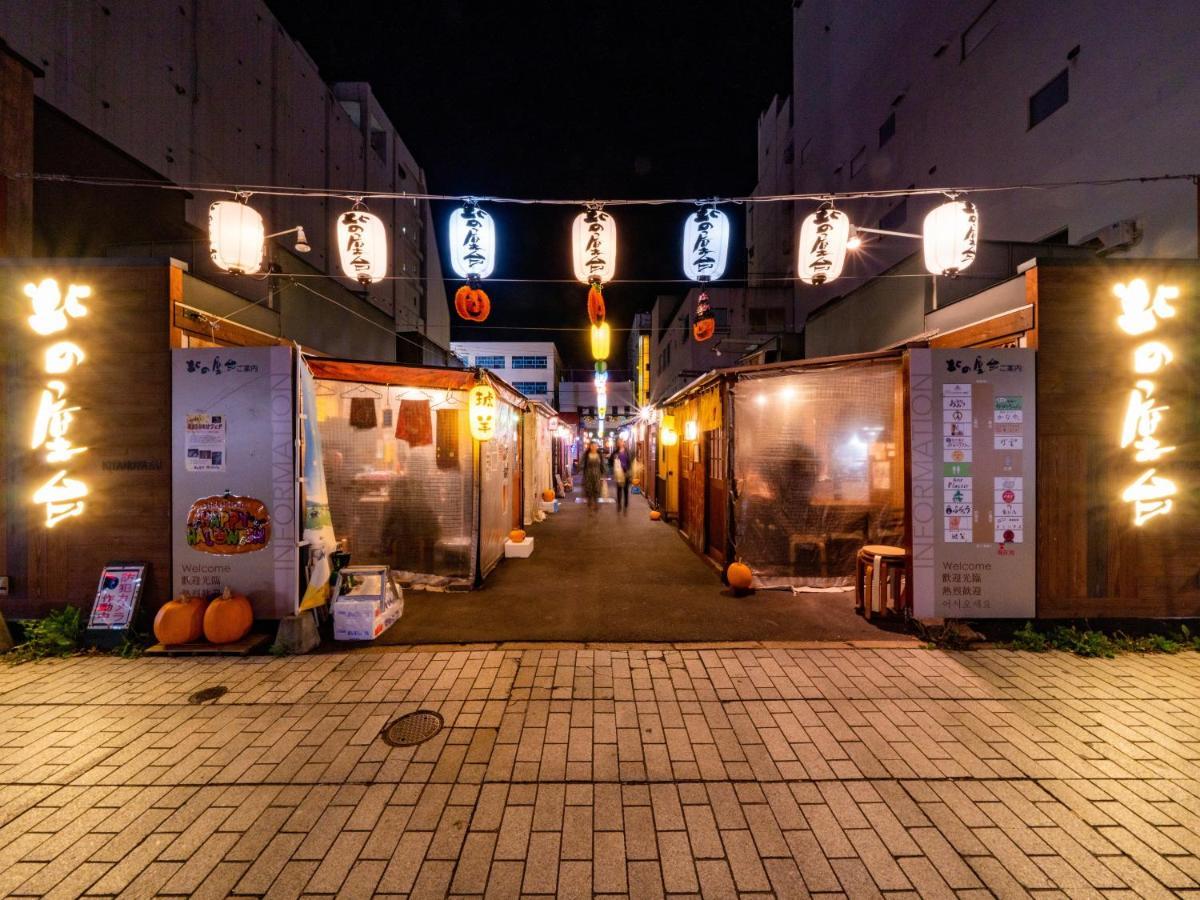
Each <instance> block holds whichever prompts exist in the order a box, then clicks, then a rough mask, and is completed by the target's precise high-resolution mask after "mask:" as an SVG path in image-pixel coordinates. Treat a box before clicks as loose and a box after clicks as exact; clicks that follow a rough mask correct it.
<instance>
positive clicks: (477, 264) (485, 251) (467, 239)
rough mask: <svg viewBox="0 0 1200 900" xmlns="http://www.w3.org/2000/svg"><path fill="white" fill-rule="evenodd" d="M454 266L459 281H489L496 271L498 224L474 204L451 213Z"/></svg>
mask: <svg viewBox="0 0 1200 900" xmlns="http://www.w3.org/2000/svg"><path fill="white" fill-rule="evenodd" d="M450 265H451V266H452V267H453V269H454V272H455V274H456V275H458V277H459V278H466V279H468V280H469V279H471V278H477V279H482V278H487V277H488V276H490V275H491V274H492V270H493V269H495V268H496V222H495V220H494V219H492V217H491V216H489V215H488V214H487V213H486V212H484V211H483V210H482V209H480V208H479V207H478V206H476V205H475V204H474V203H466V204H464V205H463V206H462V207H461V208H460V209H456V210H455V211H454V212H452V213H451V214H450Z"/></svg>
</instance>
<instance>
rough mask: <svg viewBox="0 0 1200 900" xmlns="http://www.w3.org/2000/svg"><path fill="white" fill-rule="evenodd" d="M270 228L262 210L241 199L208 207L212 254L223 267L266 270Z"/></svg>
mask: <svg viewBox="0 0 1200 900" xmlns="http://www.w3.org/2000/svg"><path fill="white" fill-rule="evenodd" d="M266 233H267V229H266V228H265V227H264V225H263V217H262V216H261V215H259V213H258V210H256V209H254V208H253V207H251V206H249V205H248V204H246V203H242V202H240V201H238V200H218V201H217V202H216V203H214V204H212V205H211V206H210V207H209V208H208V244H209V255H210V256H211V257H212V261H213V263H214V264H215V265H216V266H217V268H219V269H223V270H225V271H226V272H232V273H233V274H235V275H253V274H254V273H256V272H258V271H260V270H261V269H262V262H263V248H264V246H265V242H266Z"/></svg>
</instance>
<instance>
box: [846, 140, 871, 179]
mask: <svg viewBox="0 0 1200 900" xmlns="http://www.w3.org/2000/svg"><path fill="white" fill-rule="evenodd" d="M866 164H867V148H866V147H859V148H858V152H857V153H855V154H854V157H853V159H851V160H850V177H851V178H853V177H854V176H855V175H857V174H858V173H859V172H861V171H862V169H863V166H865V165H866Z"/></svg>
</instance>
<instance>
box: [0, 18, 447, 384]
mask: <svg viewBox="0 0 1200 900" xmlns="http://www.w3.org/2000/svg"><path fill="white" fill-rule="evenodd" d="M0 40H2V41H3V42H4V44H5V45H7V47H8V48H9V51H10V52H11V54H13V55H15V56H17V57H19V58H21V59H23V60H24V61H26V62H27V64H28V66H30V67H32V69H33V70H35V74H34V77H33V79H32V93H33V104H34V112H33V122H32V127H31V128H30V129H29V130H28V131H25V130H24V129H17V130H12V129H6V130H5V133H4V135H3V138H2V139H3V141H4V143H5V144H6V145H7V144H9V143H10V142H15V141H25V140H28V141H30V142H31V143H32V145H33V152H32V154H31V163H32V166H33V169H32V170H33V171H37V172H40V173H44V174H61V175H68V176H74V177H88V176H90V177H98V178H131V179H133V178H136V179H141V180H148V181H160V182H167V183H171V184H174V185H179V186H183V187H186V186H191V185H204V184H217V185H242V184H244V185H248V186H250V185H281V186H299V187H304V188H311V189H334V190H338V191H342V190H345V191H346V192H347V193H348V194H352V193H353V192H354V191H355V190H362V191H364V192H365V191H388V192H402V191H414V192H424V191H425V190H426V184H425V176H424V173H423V172H422V170H421V168H420V166H419V165H418V164H417V162H416V161H415V160H414V159H413V157H412V154H411V153H410V152H409V150H408V149H407V147H406V146H405V144H404V142H403V140H402V139H401V137H400V135H399V134H398V133H397V131H396V128H395V127H394V126H393V125H392V124H391V122H390V121H389V120H388V118H387V116H386V115H385V114H384V112H383V110H382V108H381V107H380V106H379V104H378V102H377V101H376V100H375V98H374V97H373V95H372V93H371V90H370V87H369V86H368V85H366V84H362V83H345V84H332V85H331V84H326V83H325V82H324V81H323V80H322V78H321V75H320V71H319V69H318V67H317V65H316V63H315V62H314V61H313V60H312V59H311V58H310V57H309V56H308V54H307V53H306V52H305V51H304V48H303V47H301V46H300V45H299V44H297V43H296V42H295V41H294V40H292V38H290V37H289V36H288V35H287V33H286V32H285V31H284V30H283V28H282V27H281V26H280V24H279V22H278V21H277V20H276V19H275V17H274V16H273V15H272V14H271V12H270V10H269V9H268V8H267V6H266V4H265V3H263V2H261V0H251V2H248V3H230V2H218V3H214V2H200V0H189V2H185V3H182V4H169V5H167V4H144V3H133V2H130V0H114V2H111V3H106V4H98V3H95V4H94V3H86V4H84V3H72V2H68V0H53V2H50V3H47V4H42V5H41V6H40V7H39V8H38V11H37V13H36V14H33V13H32V11H31V10H30V8H29V7H28V6H27V5H25V4H20V3H5V4H0ZM5 155H6V156H11V155H12V151H7V150H6V154H5ZM24 171H30V170H29V169H25V170H24ZM12 181H14V180H13V179H10V182H12ZM219 196H220V195H217V194H213V193H210V192H207V191H199V190H191V191H183V190H180V191H174V192H172V191H163V190H142V191H137V190H130V189H128V188H125V187H106V186H105V187H101V186H92V187H87V186H82V185H78V184H72V183H69V182H64V183H53V182H36V183H35V184H34V185H33V186H32V203H31V218H32V221H31V222H30V223H28V225H27V226H26V227H28V228H29V229H30V230H31V232H32V237H31V240H30V249H31V251H32V254H33V255H36V256H58V257H63V256H71V257H86V256H114V257H117V256H119V257H124V258H128V257H131V256H135V255H145V256H155V257H172V258H175V259H179V260H182V261H183V262H186V263H187V264H188V267H189V269H190V271H192V272H193V273H194V274H197V275H199V276H201V277H203V278H206V279H211V280H213V281H214V282H215V283H218V284H220V285H221V286H222V287H224V288H225V289H227V290H230V291H232V292H234V293H236V294H239V295H241V296H243V297H245V298H247V299H249V300H251V301H256V302H261V303H262V304H263V305H266V306H268V307H269V308H282V307H283V306H285V305H288V304H289V303H290V304H291V305H292V306H294V307H297V308H299V309H301V310H303V313H302V314H301V315H300V316H297V318H296V322H295V325H296V327H297V332H296V334H295V338H296V339H297V340H299V341H300V342H301V343H304V344H306V345H307V346H312V347H314V348H315V349H320V350H326V349H332V350H336V351H338V352H341V351H343V350H346V349H349V348H346V347H340V346H337V341H336V340H335V341H334V346H333V347H331V348H327V347H325V346H322V344H321V338H322V336H327V337H331V335H329V332H330V331H331V330H332V328H331V327H326V326H327V325H328V326H332V325H333V323H334V322H335V321H341V322H343V324H342V325H341V326H340V327H341V328H342V329H343V330H347V329H348V330H350V331H351V332H353V331H354V330H355V329H359V330H362V329H366V328H370V329H372V331H371V337H370V338H369V339H367V338H364V339H363V342H364V343H365V344H366V346H367V352H368V354H369V355H370V356H371V357H374V358H390V359H395V358H396V357H397V356H401V357H403V358H406V359H407V360H408V361H414V362H445V357H446V352H445V351H446V348H448V344H449V337H450V318H449V309H448V306H447V303H446V296H445V287H444V284H443V281H442V277H441V267H440V264H439V261H438V250H437V241H436V239H435V237H434V232H433V226H432V222H431V219H430V210H429V205H428V203H427V202H424V201H386V202H384V201H380V202H374V203H370V204H369V208H370V210H371V212H372V213H374V214H375V215H377V216H379V217H380V218H382V219H383V220H384V223H385V225H386V227H387V230H388V238H389V254H390V258H389V266H388V271H389V275H392V276H396V277H394V278H389V279H388V280H386V281H382V282H379V283H377V284H373V285H371V286H370V288H369V290H362V289H361V286H360V285H359V284H358V283H357V282H355V281H352V280H350V279H346V278H345V277H343V276H342V273H341V267H340V261H339V253H338V249H337V247H336V238H335V221H336V217H337V215H338V214H339V213H341V212H343V211H345V210H346V209H348V208H349V205H350V203H349V201H347V200H344V199H341V198H307V197H272V196H267V195H254V194H251V196H250V199H249V202H250V204H251V205H252V206H254V207H255V209H257V210H258V211H259V212H260V213H262V215H263V217H264V219H265V221H266V225H267V230H268V232H269V233H274V232H279V231H286V230H291V229H294V227H295V226H301V227H303V229H304V234H305V236H306V238H307V245H308V246H309V247H311V250H309V251H308V252H301V250H300V248H301V247H302V244H300V242H298V241H297V240H296V237H297V236H296V234H295V233H294V232H292V233H289V234H285V235H281V236H280V237H279V238H278V239H276V240H274V241H273V242H270V243H272V246H271V248H270V251H269V261H270V264H271V267H272V270H273V271H274V272H275V273H276V274H277V275H279V276H290V277H278V278H271V279H268V280H266V281H255V280H251V279H248V278H244V277H242V278H231V277H227V276H223V275H222V273H221V272H220V271H219V270H217V269H216V268H215V267H214V266H213V265H212V263H211V262H210V261H209V259H208V250H207V240H206V232H207V222H208V206H209V204H210V202H211V201H213V200H214V199H218V198H219ZM63 213H70V216H69V217H66V220H65V221H64V218H65V217H64V215H61V214H63ZM323 276H324V277H323ZM301 285H302V286H301ZM336 304H342V305H343V306H347V307H349V308H350V309H352V310H353V311H354V312H356V313H357V314H358V315H359V316H361V317H364V318H365V319H367V320H370V322H371V323H372V324H371V325H364V324H363V323H362V320H359V321H358V322H357V323H355V324H350V323H348V322H347V321H346V320H348V318H352V317H347V316H346V314H345V311H344V310H339V309H338V308H337V306H336ZM316 310H320V312H317V311H316ZM325 319H328V320H329V321H328V322H326V321H325ZM380 326H383V327H384V328H386V329H387V331H389V332H390V333H391V335H392V336H391V337H386V336H385V337H384V338H383V339H381V337H380V335H379V334H378V333H377V332H379V331H380ZM397 334H399V335H400V337H396V335H397Z"/></svg>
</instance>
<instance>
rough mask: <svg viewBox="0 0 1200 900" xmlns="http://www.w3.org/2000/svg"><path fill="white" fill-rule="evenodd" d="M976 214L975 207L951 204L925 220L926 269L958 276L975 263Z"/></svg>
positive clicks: (951, 202) (977, 224) (960, 201)
mask: <svg viewBox="0 0 1200 900" xmlns="http://www.w3.org/2000/svg"><path fill="white" fill-rule="evenodd" d="M978 242H979V212H978V211H977V210H976V209H975V204H974V203H968V202H967V201H966V200H951V201H949V202H948V203H943V204H942V205H941V206H939V207H938V208H937V209H935V210H933V211H932V212H931V213H930V214H929V215H927V216H926V217H925V268H926V269H928V270H929V271H930V272H932V273H933V274H934V275H957V274H958V273H959V272H961V271H962V270H963V269H965V268H967V266H969V265H971V263H972V262H974V261H975V250H976V246H977V244H978Z"/></svg>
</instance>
